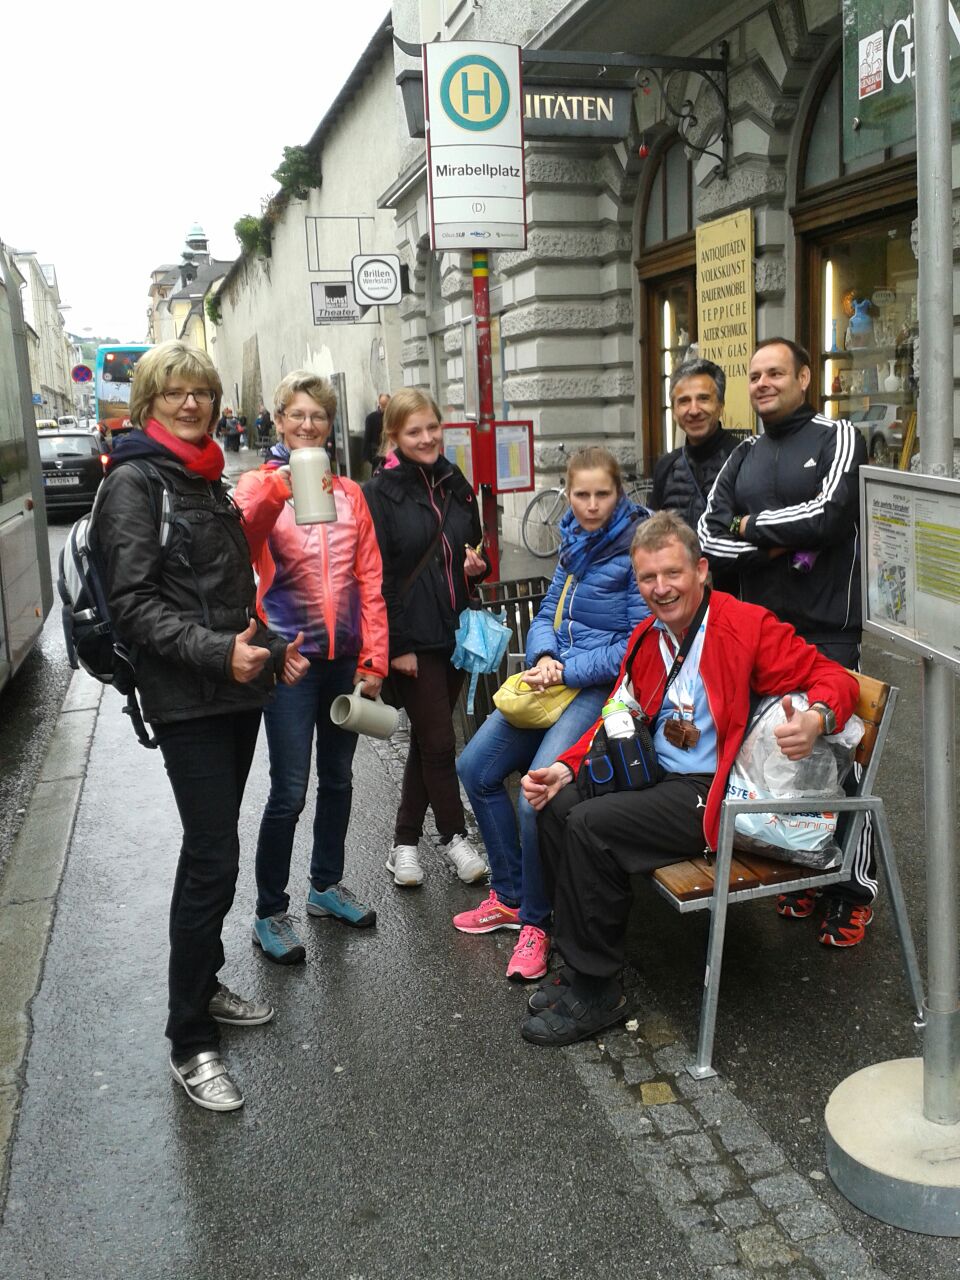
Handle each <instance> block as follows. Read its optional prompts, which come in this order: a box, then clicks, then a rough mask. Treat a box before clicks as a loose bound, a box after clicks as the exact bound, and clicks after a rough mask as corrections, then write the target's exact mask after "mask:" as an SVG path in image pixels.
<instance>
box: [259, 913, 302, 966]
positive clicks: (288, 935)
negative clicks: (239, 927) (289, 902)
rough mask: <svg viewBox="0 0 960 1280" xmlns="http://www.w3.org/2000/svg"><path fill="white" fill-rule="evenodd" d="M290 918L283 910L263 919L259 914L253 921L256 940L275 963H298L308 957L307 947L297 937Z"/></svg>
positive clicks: (268, 957)
mask: <svg viewBox="0 0 960 1280" xmlns="http://www.w3.org/2000/svg"><path fill="white" fill-rule="evenodd" d="M290 919H291V917H290V916H288V915H287V914H286V912H283V913H282V914H281V915H276V916H264V917H263V919H262V920H261V919H260V918H259V916H258V917H257V919H256V920H254V922H253V940H254V942H255V943H256V944H257V946H259V947H261V948H262V950H263V954H264V955H265V956H266V957H267V959H268V960H272V961H273V962H274V963H275V964H298V963H299V962H300V961H301V960H305V959H306V956H307V951H306V948H305V947H304V945H303V943H302V942H301V941H300V939H299V938H298V937H297V934H296V931H295V930H294V927H293V925H292V924H291V923H290Z"/></svg>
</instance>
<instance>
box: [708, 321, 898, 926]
mask: <svg viewBox="0 0 960 1280" xmlns="http://www.w3.org/2000/svg"><path fill="white" fill-rule="evenodd" d="M810 377H811V364H810V356H809V355H808V354H807V352H806V351H805V350H804V349H803V347H800V346H798V345H797V344H796V343H794V342H790V341H789V340H787V339H786V338H769V339H767V340H766V341H764V342H761V343H760V344H759V345H758V346H757V349H756V351H755V352H754V355H753V358H752V359H751V361H750V401H751V403H752V405H753V407H754V409H755V410H756V412H757V414H758V416H759V417H760V420H761V421H762V423H763V431H762V432H761V433H760V434H759V435H757V436H754V437H752V438H751V439H748V440H744V441H742V442H741V443H740V444H738V445H737V447H736V448H735V449H734V450H733V452H732V453H731V455H730V457H729V458H728V459H727V461H726V462H725V463H724V466H723V469H722V470H721V472H720V474H719V475H718V476H717V480H716V483H715V484H714V486H713V489H712V491H711V493H710V497H709V499H708V502H707V509H706V511H705V512H704V513H703V515H702V516H701V517H700V521H699V524H698V526H697V532H698V534H699V536H700V542H701V544H702V546H703V552H704V555H705V556H706V557H707V559H708V560H709V561H710V565H711V568H715V569H722V570H730V569H731V568H732V569H734V570H735V571H736V573H737V574H738V575H739V581H740V590H739V595H740V597H741V599H743V600H748V601H750V602H751V603H753V604H761V605H764V606H765V607H766V608H767V609H770V610H771V611H772V612H773V613H775V614H776V615H777V617H778V618H781V619H782V620H783V621H784V622H789V623H791V624H792V625H793V627H795V628H796V630H797V632H798V634H799V635H801V636H802V637H803V639H804V640H807V641H808V642H809V643H810V644H812V645H815V646H816V648H817V649H819V650H820V652H821V653H822V654H824V655H825V656H826V657H828V658H832V659H833V660H834V661H835V662H839V663H841V664H842V665H843V666H845V667H850V668H852V669H854V670H859V667H860V638H861V631H862V615H861V606H860V500H859V488H858V480H857V472H858V471H859V469H860V466H861V464H862V463H864V462H866V460H867V451H866V445H865V444H864V440H863V437H862V436H861V434H860V432H859V431H858V430H857V429H856V427H854V426H853V425H852V424H851V423H849V422H847V421H845V420H840V421H838V422H834V421H833V420H831V419H830V418H825V417H824V416H823V415H822V414H819V413H816V412H815V411H814V409H812V408H811V406H810V405H809V404H808V403H807V398H806V397H807V389H808V387H809V386H810ZM861 845H862V856H861V851H859V850H858V854H857V858H856V861H855V865H854V875H853V879H852V880H851V882H850V884H848V885H837V886H833V887H832V889H831V894H832V895H833V896H834V901H833V902H832V903H830V904H829V905H828V910H827V915H826V917H825V918H824V921H823V924H822V925H821V930H820V941H821V942H822V943H824V944H825V945H828V946H855V945H856V944H857V943H858V942H860V941H861V940H862V938H863V931H864V928H865V927H866V925H867V924H869V922H870V918H871V915H872V912H871V911H870V908H869V906H867V905H866V904H868V903H870V902H872V900H873V898H874V896H875V894H876V878H875V870H874V866H873V858H872V841H871V839H870V833H869V831H868V830H867V831H865V835H864V838H863V840H862V841H861ZM814 906H815V902H814V896H813V893H812V891H811V890H806V891H803V892H801V893H799V894H785V895H781V899H780V900H779V901H778V904H777V910H778V911H779V912H780V914H781V915H785V916H805V915H810V914H811V913H812V912H813V910H814Z"/></svg>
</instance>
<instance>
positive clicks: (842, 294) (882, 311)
mask: <svg viewBox="0 0 960 1280" xmlns="http://www.w3.org/2000/svg"><path fill="white" fill-rule="evenodd" d="M911 222H912V219H911V218H910V217H901V218H898V219H893V220H887V219H884V220H883V221H882V222H881V223H879V224H876V225H874V226H871V227H857V228H855V229H852V230H850V231H847V232H846V233H840V234H838V235H835V236H828V237H825V238H824V239H823V240H822V241H821V242H820V243H819V244H818V245H817V246H816V250H815V251H816V253H817V256H818V257H819V260H820V263H819V268H820V278H821V288H820V293H821V300H822V321H821V323H822V332H821V335H820V336H821V339H822V341H821V344H820V345H821V351H820V353H819V361H820V364H821V368H822V373H821V377H820V379H819V382H820V388H819V406H820V408H821V409H822V410H823V412H824V413H826V414H827V415H828V416H829V417H831V418H841V417H842V418H849V419H850V420H851V421H853V422H856V423H858V424H859V425H860V427H861V429H862V431H863V432H864V435H865V436H866V438H867V447H868V449H869V451H870V456H871V458H872V460H873V461H874V462H879V463H888V462H895V461H896V457H895V455H899V452H900V446H901V444H902V441H903V434H904V429H905V428H906V426H907V424H908V421H909V418H910V415H911V414H912V413H913V411H914V410H915V408H916V388H917V382H916V370H915V365H914V347H915V343H916V338H917V260H916V258H915V257H914V255H913V250H912V248H911V245H910V227H911Z"/></svg>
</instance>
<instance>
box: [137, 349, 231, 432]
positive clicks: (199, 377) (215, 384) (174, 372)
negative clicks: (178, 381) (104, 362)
mask: <svg viewBox="0 0 960 1280" xmlns="http://www.w3.org/2000/svg"><path fill="white" fill-rule="evenodd" d="M170 378H183V379H184V380H185V381H187V382H193V383H201V384H202V385H203V386H205V387H208V388H209V389H210V390H211V391H212V392H213V412H212V413H211V415H210V422H211V423H213V422H216V420H217V419H218V418H219V417H220V400H221V398H222V396H223V383H222V382H221V381H220V375H219V373H217V369H216V366H215V365H214V363H213V361H212V360H211V359H210V357H209V356H208V355H207V353H206V352H205V351H201V350H200V349H199V348H198V347H189V346H187V344H186V343H185V342H179V341H174V342H161V343H159V344H158V345H157V346H155V347H151V348H150V350H149V351H145V352H144V353H143V355H142V356H141V357H140V359H139V360H138V361H137V363H136V365H135V367H134V370H133V382H132V383H131V386H130V421H131V422H132V423H133V425H134V426H135V427H142V426H143V423H144V419H145V417H149V413H150V406H151V405H152V404H153V401H154V399H155V398H156V397H157V396H158V395H159V394H160V393H161V391H163V389H164V387H165V386H166V385H167V382H168V381H169V380H170Z"/></svg>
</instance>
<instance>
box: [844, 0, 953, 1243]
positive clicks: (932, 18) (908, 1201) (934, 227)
mask: <svg viewBox="0 0 960 1280" xmlns="http://www.w3.org/2000/svg"><path fill="white" fill-rule="evenodd" d="M913 23H914V40H915V54H916V79H915V85H916V99H917V189H918V215H919V216H918V237H917V240H918V259H919V320H920V396H919V412H920V417H921V429H920V445H921V469H922V471H923V472H924V473H926V474H929V475H933V476H939V477H945V476H951V475H952V474H953V416H954V414H953V398H954V389H953V299H952V288H953V230H952V221H951V209H952V201H953V192H952V178H951V154H950V153H951V138H950V130H951V126H950V48H949V41H950V28H949V25H948V13H947V0H923V3H919V2H918V3H917V4H916V5H915V6H914V12H913ZM864 532H865V533H866V532H867V531H866V530H864ZM953 679H954V677H953V673H952V671H951V670H950V669H949V668H948V667H947V666H946V665H945V664H943V663H941V662H937V661H934V660H932V659H929V658H924V659H923V751H924V782H925V787H924V793H925V800H924V806H925V808H924V818H925V825H926V832H925V836H926V855H927V856H926V863H927V937H928V974H929V981H928V988H929V990H928V996H927V1000H926V1003H925V1008H924V1012H925V1027H924V1051H923V1061H922V1063H921V1062H920V1061H919V1060H918V1059H914V1058H901V1059H898V1060H896V1061H893V1062H883V1063H879V1064H878V1065H876V1066H873V1067H866V1068H864V1069H863V1070H862V1071H858V1072H856V1073H855V1074H854V1075H852V1076H849V1077H848V1078H847V1079H846V1080H844V1081H843V1082H842V1083H841V1084H840V1085H838V1086H837V1088H836V1089H835V1090H834V1092H833V1094H832V1095H831V1097H830V1101H829V1102H828V1104H827V1109H826V1116H825V1120H826V1128H827V1167H828V1168H829V1170H830V1175H831V1177H832V1178H833V1180H834V1182H835V1183H836V1184H837V1187H838V1188H839V1189H840V1191H842V1192H843V1194H844V1195H845V1196H846V1197H847V1199H848V1200H850V1201H852V1202H853V1203H854V1204H855V1205H857V1206H859V1208H861V1209H863V1210H865V1211H866V1212H867V1213H869V1214H872V1215H873V1216H874V1217H876V1218H879V1219H880V1220H881V1221H883V1222H887V1223H890V1224H892V1225H893V1226H898V1227H905V1228H906V1229H907V1230H909V1231H919V1232H922V1233H924V1234H927V1235H942V1236H960V1004H958V994H960V992H958V979H960V952H958V915H957V911H958V904H957V886H958V873H957V856H956V817H957V813H956V791H955V787H956V779H955V776H954V741H955V738H954V730H955V709H954V686H953Z"/></svg>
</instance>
